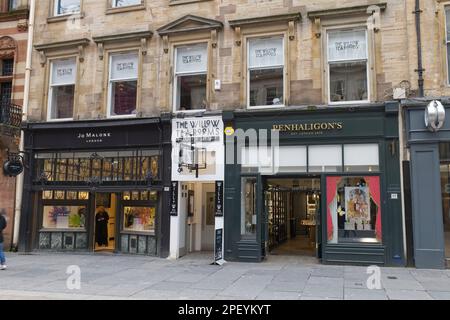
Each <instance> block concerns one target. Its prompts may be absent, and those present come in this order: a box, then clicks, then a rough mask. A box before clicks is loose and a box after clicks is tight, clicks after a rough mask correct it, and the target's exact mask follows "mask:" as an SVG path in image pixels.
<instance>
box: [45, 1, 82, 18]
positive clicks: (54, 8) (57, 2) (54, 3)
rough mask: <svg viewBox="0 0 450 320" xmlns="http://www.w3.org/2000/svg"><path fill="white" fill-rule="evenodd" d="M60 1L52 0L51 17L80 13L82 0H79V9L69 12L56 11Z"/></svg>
mask: <svg viewBox="0 0 450 320" xmlns="http://www.w3.org/2000/svg"><path fill="white" fill-rule="evenodd" d="M60 2H61V0H53V5H52V9H51V10H52V14H51V17H65V16H72V15H81V12H82V9H83V0H79V2H80V10H79V11H77V12H71V13H58V11H59V9H60Z"/></svg>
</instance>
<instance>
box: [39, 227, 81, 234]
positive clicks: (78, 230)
mask: <svg viewBox="0 0 450 320" xmlns="http://www.w3.org/2000/svg"><path fill="white" fill-rule="evenodd" d="M39 232H49V233H61V232H62V233H86V232H87V231H86V229H45V228H43V229H40V230H39Z"/></svg>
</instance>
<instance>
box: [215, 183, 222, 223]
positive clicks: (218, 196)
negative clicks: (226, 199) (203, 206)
mask: <svg viewBox="0 0 450 320" xmlns="http://www.w3.org/2000/svg"><path fill="white" fill-rule="evenodd" d="M215 206H216V217H223V181H216V205H215Z"/></svg>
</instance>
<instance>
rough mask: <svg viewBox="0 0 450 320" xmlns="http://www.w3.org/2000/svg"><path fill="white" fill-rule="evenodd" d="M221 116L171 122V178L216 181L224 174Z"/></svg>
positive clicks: (173, 179) (221, 178)
mask: <svg viewBox="0 0 450 320" xmlns="http://www.w3.org/2000/svg"><path fill="white" fill-rule="evenodd" d="M223 135H224V126H223V121H222V118H221V117H204V118H184V119H174V120H173V121H172V146H173V149H172V181H220V180H223V177H224V165H223V163H224V154H225V153H224V144H223V140H224V138H223Z"/></svg>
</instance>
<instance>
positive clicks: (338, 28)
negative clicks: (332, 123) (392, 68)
mask: <svg viewBox="0 0 450 320" xmlns="http://www.w3.org/2000/svg"><path fill="white" fill-rule="evenodd" d="M335 31H364V32H365V37H366V55H367V57H366V59H365V60H363V59H357V60H342V61H332V62H331V63H330V61H329V59H328V43H329V34H330V32H331V33H332V32H335ZM324 33H325V35H326V37H325V44H324V50H323V51H324V53H323V55H324V57H325V59H324V60H325V61H324V63H325V74H326V81H325V87H326V95H327V102H328V104H329V105H346V104H367V103H370V101H371V97H372V90H371V89H372V88H371V87H372V85H371V84H372V81H371V73H370V69H371V60H372V54H371V52H372V50H371V48H372V46H371V43H370V39H369V30H368V28H367V25H362V24H357V25H348V26H330V27H327V28H325V30H324ZM360 61H365V62H366V83H367V99H366V100H349V101H331V77H330V64H333V63H335V64H338V63H351V62H360Z"/></svg>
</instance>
